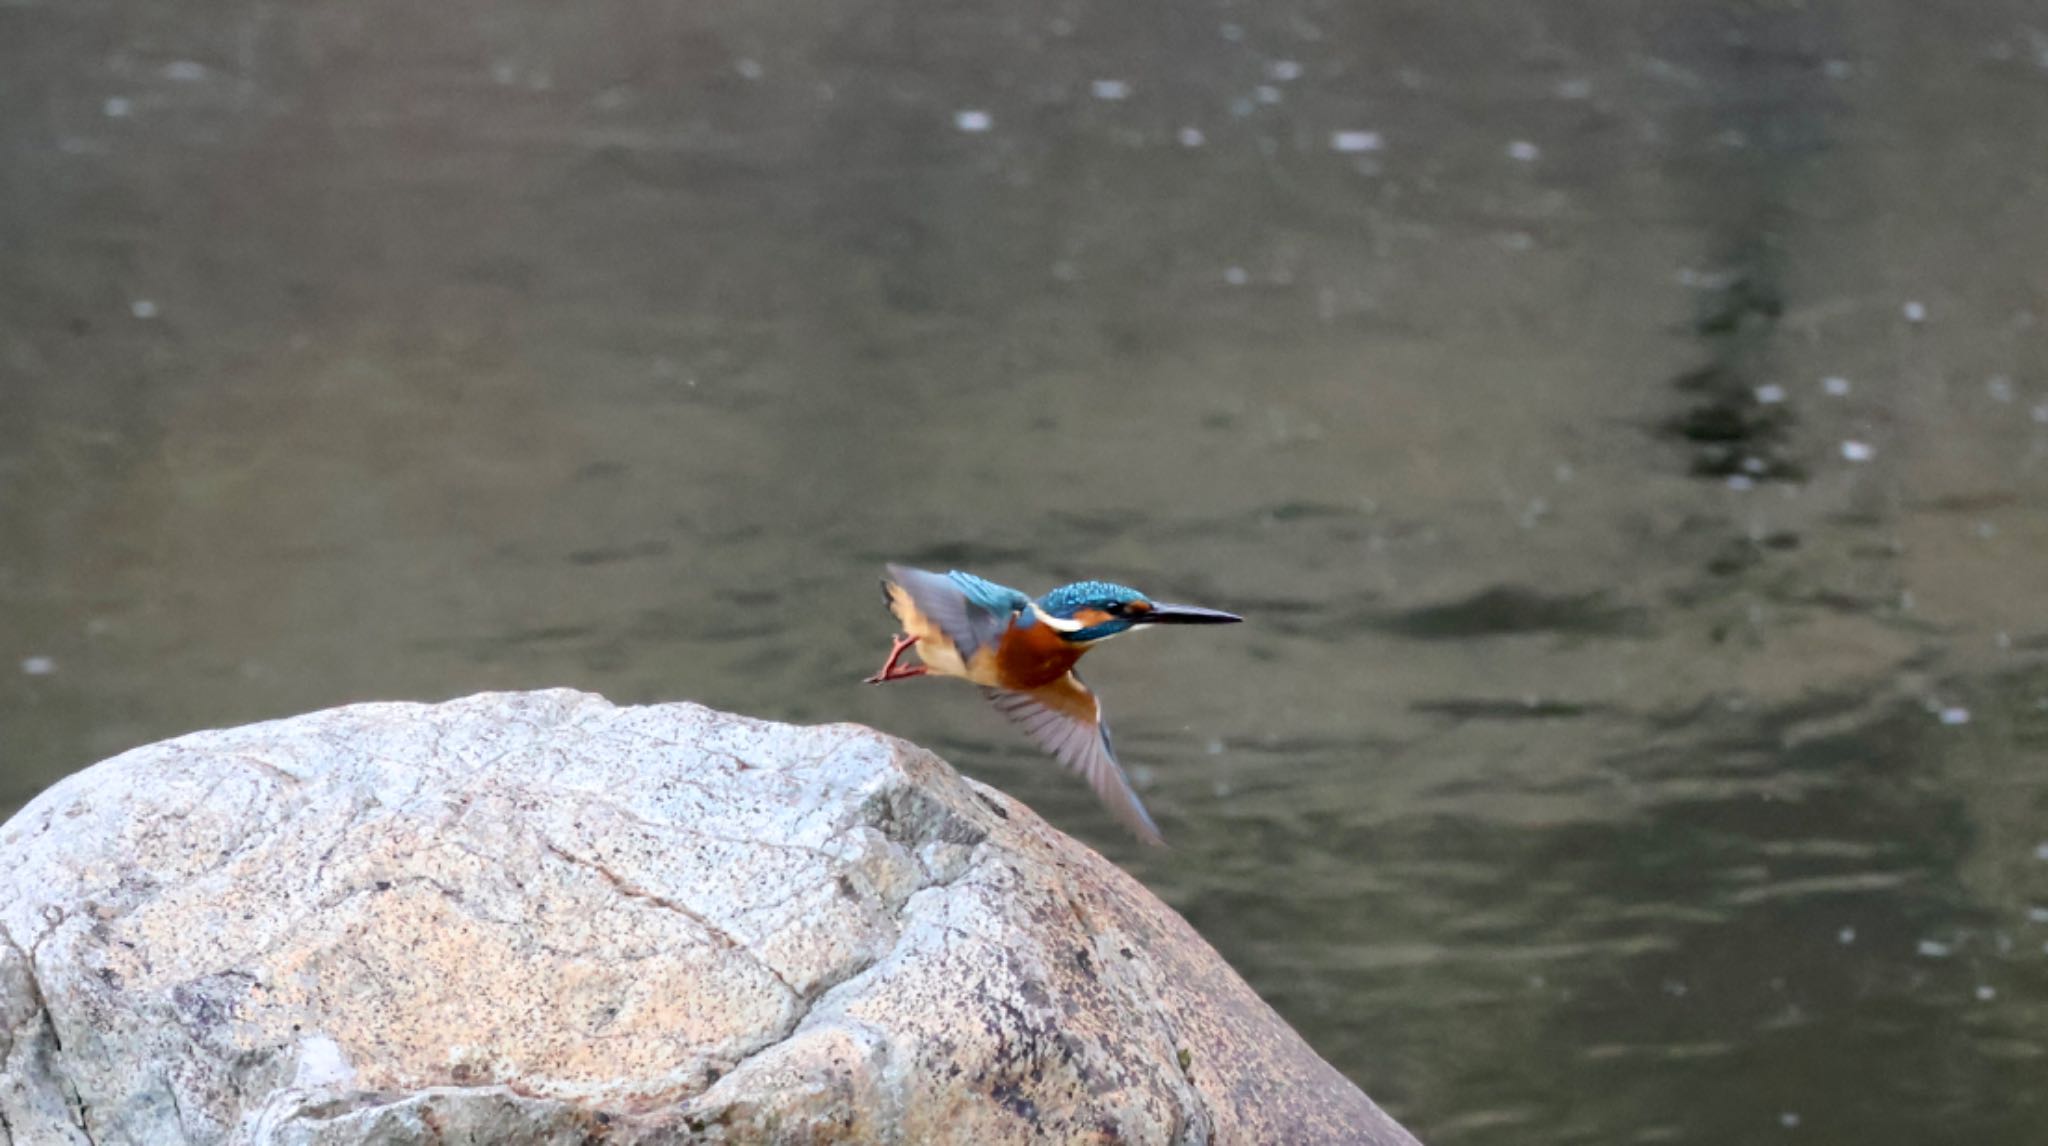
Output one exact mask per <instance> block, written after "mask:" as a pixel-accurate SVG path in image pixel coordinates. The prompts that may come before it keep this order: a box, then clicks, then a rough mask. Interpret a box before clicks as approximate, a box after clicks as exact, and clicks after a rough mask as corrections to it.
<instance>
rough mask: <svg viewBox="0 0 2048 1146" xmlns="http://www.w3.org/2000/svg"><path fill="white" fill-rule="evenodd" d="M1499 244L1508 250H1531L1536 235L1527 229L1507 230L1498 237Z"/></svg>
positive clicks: (1534, 245) (1533, 246) (1533, 247)
mask: <svg viewBox="0 0 2048 1146" xmlns="http://www.w3.org/2000/svg"><path fill="white" fill-rule="evenodd" d="M1500 245H1501V246H1502V247H1503V248H1505V249H1507V250H1510V251H1533V250H1535V249H1536V236H1534V235H1532V234H1530V233H1529V232H1527V231H1509V232H1508V233H1507V234H1505V235H1502V236H1501V237H1500Z"/></svg>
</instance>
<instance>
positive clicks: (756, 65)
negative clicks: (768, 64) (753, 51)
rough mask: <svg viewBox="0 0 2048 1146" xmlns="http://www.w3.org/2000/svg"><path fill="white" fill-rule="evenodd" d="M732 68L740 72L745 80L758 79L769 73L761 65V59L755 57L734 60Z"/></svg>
mask: <svg viewBox="0 0 2048 1146" xmlns="http://www.w3.org/2000/svg"><path fill="white" fill-rule="evenodd" d="M732 70H733V71H736V72H738V73H739V74H740V78H741V79H743V80H758V79H760V78H761V77H762V76H765V75H767V74H768V70H767V69H766V68H763V67H762V66H761V61H759V60H755V59H745V58H743V59H738V60H734V61H733V65H732Z"/></svg>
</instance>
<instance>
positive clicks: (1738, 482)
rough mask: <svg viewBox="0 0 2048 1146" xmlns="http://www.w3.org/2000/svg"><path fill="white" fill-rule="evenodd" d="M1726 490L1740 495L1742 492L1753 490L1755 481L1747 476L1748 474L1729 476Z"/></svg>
mask: <svg viewBox="0 0 2048 1146" xmlns="http://www.w3.org/2000/svg"><path fill="white" fill-rule="evenodd" d="M1728 488H1729V489H1732V490H1734V491H1736V492H1737V493H1741V492H1742V491H1744V490H1751V489H1755V488H1756V479H1755V478H1753V477H1751V476H1749V475H1748V474H1729V475H1728Z"/></svg>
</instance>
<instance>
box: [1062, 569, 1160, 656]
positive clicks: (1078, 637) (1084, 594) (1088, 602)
mask: <svg viewBox="0 0 2048 1146" xmlns="http://www.w3.org/2000/svg"><path fill="white" fill-rule="evenodd" d="M1145 599H1146V598H1145V594H1143V593H1140V592H1138V591H1137V590H1136V589H1133V588H1131V587H1130V586H1128V585H1118V584H1115V583H1114V582H1110V581H1076V582H1074V583H1073V584H1072V585H1062V586H1060V587H1059V588H1057V589H1054V590H1053V591H1052V592H1050V593H1047V594H1046V595H1045V596H1043V597H1040V598H1039V599H1038V607H1039V608H1040V609H1043V610H1044V611H1045V614H1046V615H1047V616H1049V617H1059V618H1061V619H1062V620H1064V619H1066V618H1069V617H1072V616H1073V615H1074V614H1075V613H1078V612H1080V611H1081V610H1083V609H1100V610H1102V611H1103V612H1105V613H1109V614H1111V616H1110V618H1109V619H1108V620H1106V621H1104V622H1102V623H1101V624H1099V625H1090V626H1088V627H1087V628H1085V629H1076V630H1075V631H1073V632H1071V633H1061V634H1060V635H1061V636H1063V637H1065V638H1066V639H1068V640H1070V641H1081V642H1086V641H1099V640H1101V639H1103V638H1104V637H1113V636H1115V635H1117V634H1118V633H1121V632H1123V631H1124V630H1126V629H1129V628H1130V627H1131V626H1132V625H1135V624H1138V623H1139V618H1136V617H1124V616H1118V615H1117V614H1119V613H1121V612H1122V611H1123V608H1124V606H1126V605H1129V604H1130V603H1132V602H1133V601H1143V600H1145Z"/></svg>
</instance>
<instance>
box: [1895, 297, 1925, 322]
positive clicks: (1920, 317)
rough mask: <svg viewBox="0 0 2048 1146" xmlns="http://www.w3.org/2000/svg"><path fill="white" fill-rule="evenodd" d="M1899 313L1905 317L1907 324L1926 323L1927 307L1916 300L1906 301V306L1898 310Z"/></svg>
mask: <svg viewBox="0 0 2048 1146" xmlns="http://www.w3.org/2000/svg"><path fill="white" fill-rule="evenodd" d="M1899 313H1900V314H1903V315H1905V316H1906V321H1907V322H1926V321H1927V307H1926V306H1925V305H1923V304H1922V303H1920V302H1919V301H1918V300H1912V301H1908V302H1907V303H1906V305H1904V306H1902V307H1900V308H1899Z"/></svg>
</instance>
